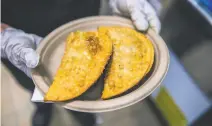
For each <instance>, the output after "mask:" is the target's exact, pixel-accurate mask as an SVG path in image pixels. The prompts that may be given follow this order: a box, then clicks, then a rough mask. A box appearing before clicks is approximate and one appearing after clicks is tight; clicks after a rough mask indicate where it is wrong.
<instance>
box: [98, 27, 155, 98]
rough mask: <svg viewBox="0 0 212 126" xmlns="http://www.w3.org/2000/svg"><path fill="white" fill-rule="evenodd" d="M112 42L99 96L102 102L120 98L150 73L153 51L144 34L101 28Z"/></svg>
mask: <svg viewBox="0 0 212 126" xmlns="http://www.w3.org/2000/svg"><path fill="white" fill-rule="evenodd" d="M99 29H101V30H102V31H107V32H108V35H109V36H110V38H111V40H112V42H113V55H112V59H111V63H110V65H109V68H108V71H107V75H106V78H105V83H104V90H103V93H102V98H103V99H108V98H111V97H113V96H116V95H119V94H121V93H123V92H125V91H127V90H128V89H130V88H132V87H133V86H135V85H136V84H137V83H138V82H139V81H140V80H141V79H142V78H143V77H144V76H145V75H146V74H147V73H148V72H149V70H150V69H151V67H152V64H153V61H154V49H153V45H152V43H151V42H150V40H149V39H148V38H147V37H146V36H145V35H143V34H141V33H138V32H136V31H135V30H133V29H130V28H125V27H100V28H99Z"/></svg>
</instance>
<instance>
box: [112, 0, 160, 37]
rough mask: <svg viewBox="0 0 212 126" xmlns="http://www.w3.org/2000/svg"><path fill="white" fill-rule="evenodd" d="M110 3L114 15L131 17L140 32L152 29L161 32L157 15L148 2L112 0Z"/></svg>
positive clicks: (142, 0)
mask: <svg viewBox="0 0 212 126" xmlns="http://www.w3.org/2000/svg"><path fill="white" fill-rule="evenodd" d="M109 3H110V7H111V8H112V11H113V13H114V14H118V15H121V16H126V17H130V18H131V20H132V21H133V23H134V25H135V26H136V28H137V29H138V30H140V31H146V30H147V29H148V28H149V27H150V28H152V29H153V30H154V31H155V32H156V33H159V32H160V28H161V24H160V21H159V19H158V17H157V14H156V12H155V10H154V8H153V7H152V6H151V5H150V4H149V3H148V2H147V1H146V0H110V1H109Z"/></svg>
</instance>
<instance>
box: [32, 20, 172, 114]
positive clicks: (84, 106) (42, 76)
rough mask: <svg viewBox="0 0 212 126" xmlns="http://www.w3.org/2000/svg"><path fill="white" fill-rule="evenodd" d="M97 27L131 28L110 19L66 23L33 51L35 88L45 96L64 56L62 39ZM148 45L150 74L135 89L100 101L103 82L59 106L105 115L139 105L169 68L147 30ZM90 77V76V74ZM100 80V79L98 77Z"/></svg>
mask: <svg viewBox="0 0 212 126" xmlns="http://www.w3.org/2000/svg"><path fill="white" fill-rule="evenodd" d="M98 26H124V27H131V28H134V26H133V24H132V22H131V21H130V20H128V19H125V18H121V17H114V16H97V17H87V18H83V19H79V20H75V21H72V22H69V23H67V24H65V25H63V26H61V27H59V28H57V29H56V30H54V31H53V32H51V33H50V34H49V35H48V36H47V37H45V38H44V39H43V40H42V42H41V44H40V45H39V47H38V49H37V53H38V54H39V55H40V64H39V66H38V67H36V68H35V69H32V79H33V81H34V83H35V85H36V86H37V87H38V88H39V89H40V90H41V91H42V93H43V94H45V93H46V92H47V91H48V88H49V85H50V84H51V83H52V80H53V77H54V75H55V73H56V70H57V68H58V67H59V64H60V62H61V58H62V56H63V53H64V47H65V39H66V37H67V35H68V34H69V33H70V32H73V31H77V30H80V31H91V30H96V29H97V27H98ZM146 35H147V36H148V38H149V39H150V40H151V41H152V43H153V46H154V50H155V61H154V65H153V68H152V70H151V73H150V74H149V75H147V76H146V77H145V78H144V79H142V81H141V82H140V84H138V86H136V88H134V89H133V90H131V91H128V92H127V93H125V94H124V95H121V96H119V97H116V98H113V99H109V100H101V99H100V95H101V91H102V86H103V80H102V79H100V80H99V81H97V83H96V84H95V85H94V86H92V88H91V89H89V90H88V91H87V92H86V93H85V94H83V96H84V97H81V98H77V99H75V100H72V101H67V102H60V103H58V104H61V105H62V106H64V107H65V108H67V109H71V110H76V111H81V112H105V111H112V110H116V109H120V108H124V107H127V106H130V105H132V104H135V103H137V102H139V101H140V100H142V99H144V98H146V97H147V96H149V95H150V94H151V93H152V92H153V91H154V90H155V89H156V88H157V87H158V86H159V85H160V83H161V82H162V80H163V78H164V77H165V75H166V72H167V70H168V66H169V53H168V49H167V46H166V44H165V42H164V41H163V40H162V38H161V37H160V36H158V35H157V34H156V33H154V32H153V31H152V30H151V29H150V30H148V32H147V33H146ZM91 74H92V73H91ZM100 78H102V77H100Z"/></svg>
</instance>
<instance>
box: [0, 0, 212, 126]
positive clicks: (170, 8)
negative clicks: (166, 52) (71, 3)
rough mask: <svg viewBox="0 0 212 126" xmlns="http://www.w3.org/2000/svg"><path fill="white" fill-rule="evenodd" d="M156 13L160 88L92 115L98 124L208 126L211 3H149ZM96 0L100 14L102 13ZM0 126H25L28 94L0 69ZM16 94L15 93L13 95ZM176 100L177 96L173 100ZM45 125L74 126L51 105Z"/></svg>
mask: <svg viewBox="0 0 212 126" xmlns="http://www.w3.org/2000/svg"><path fill="white" fill-rule="evenodd" d="M149 1H151V2H153V3H155V7H156V8H157V9H158V10H160V14H159V15H160V19H161V22H162V29H161V36H162V38H163V39H164V40H165V42H166V43H167V44H168V46H169V49H170V57H171V63H170V70H169V72H168V75H167V77H166V79H165V80H164V83H163V84H164V85H163V86H162V88H161V89H158V90H157V91H156V93H154V94H153V95H152V96H150V97H149V98H147V99H145V100H144V101H141V102H139V103H137V104H135V105H133V106H130V107H127V108H124V109H121V110H118V111H115V112H108V113H101V114H98V115H97V116H98V117H100V118H98V123H99V125H100V126H169V125H170V126H185V125H191V126H212V120H211V119H212V118H211V117H212V109H211V104H212V0H160V1H161V3H162V4H161V5H159V4H157V3H156V1H158V0H149ZM107 8H108V6H107V3H106V1H104V0H102V8H101V10H100V14H102V15H105V14H108V12H107V11H105V10H107ZM1 66H2V67H1V69H2V71H1V85H2V87H1V121H2V122H1V124H2V126H30V125H31V118H32V114H33V112H34V110H35V107H34V106H33V104H32V103H31V102H30V99H31V94H30V93H29V92H27V91H26V90H24V88H23V87H21V86H19V85H17V84H15V83H17V81H16V80H15V79H14V78H13V79H7V78H9V76H12V75H11V73H10V71H9V70H8V69H7V68H6V67H5V66H3V65H1ZM17 94H18V95H17ZM178 96H179V97H178ZM51 126H80V123H79V122H77V120H75V119H74V118H73V116H72V115H71V114H69V112H68V111H67V110H66V109H63V108H62V107H60V106H56V105H55V107H54V110H53V118H52V120H51Z"/></svg>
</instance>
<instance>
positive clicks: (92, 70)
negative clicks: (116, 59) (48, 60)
mask: <svg viewBox="0 0 212 126" xmlns="http://www.w3.org/2000/svg"><path fill="white" fill-rule="evenodd" d="M65 48H66V49H65V53H64V56H63V58H62V61H61V64H60V66H59V68H58V70H57V73H56V75H55V77H54V81H53V83H52V85H51V86H50V88H49V90H48V92H47V93H46V95H45V98H44V99H45V101H65V100H70V99H73V98H76V97H77V96H79V95H81V94H82V93H84V92H85V91H86V90H87V89H88V88H89V87H91V85H92V84H94V83H95V81H96V80H97V79H98V78H99V77H100V75H101V74H102V72H103V70H104V68H105V65H106V64H107V62H108V59H109V58H110V55H111V53H112V42H111V40H110V39H109V37H108V36H107V35H106V34H105V33H104V32H73V33H70V35H69V36H68V38H67V40H66V47H65Z"/></svg>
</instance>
